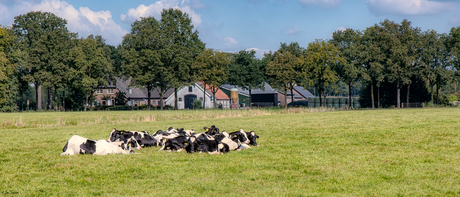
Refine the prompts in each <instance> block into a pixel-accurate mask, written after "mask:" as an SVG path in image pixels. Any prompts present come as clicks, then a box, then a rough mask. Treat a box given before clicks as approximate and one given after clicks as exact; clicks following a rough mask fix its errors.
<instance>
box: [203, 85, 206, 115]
mask: <svg viewBox="0 0 460 197" xmlns="http://www.w3.org/2000/svg"><path fill="white" fill-rule="evenodd" d="M203 109H206V83H204V82H203Z"/></svg>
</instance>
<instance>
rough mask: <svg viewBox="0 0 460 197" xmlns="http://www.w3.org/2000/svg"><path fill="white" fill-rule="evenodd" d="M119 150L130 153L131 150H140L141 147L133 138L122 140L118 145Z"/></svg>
mask: <svg viewBox="0 0 460 197" xmlns="http://www.w3.org/2000/svg"><path fill="white" fill-rule="evenodd" d="M120 147H121V149H123V150H126V151H132V150H140V149H141V146H140V145H139V143H138V142H137V140H136V139H135V138H134V137H131V138H128V139H126V140H124V141H123V142H122V143H121V144H120Z"/></svg>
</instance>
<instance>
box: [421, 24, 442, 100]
mask: <svg viewBox="0 0 460 197" xmlns="http://www.w3.org/2000/svg"><path fill="white" fill-rule="evenodd" d="M421 40H422V47H421V50H420V52H419V54H420V61H419V63H418V64H419V73H420V76H422V78H423V79H424V80H425V82H426V84H427V86H428V87H429V88H430V89H431V103H432V104H433V103H434V98H433V97H434V94H435V92H434V86H435V85H436V84H438V80H439V82H441V83H442V82H444V81H446V80H444V78H445V77H447V76H448V75H447V73H446V72H447V69H446V66H447V63H448V62H447V61H448V51H447V46H446V45H447V35H443V34H438V33H437V32H436V31H434V30H429V31H425V32H423V33H422V35H421ZM436 89H437V90H436V95H437V97H436V104H438V101H439V97H438V96H439V95H438V94H437V92H438V91H439V85H438V86H437V88H436Z"/></svg>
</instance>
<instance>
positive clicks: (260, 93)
mask: <svg viewBox="0 0 460 197" xmlns="http://www.w3.org/2000/svg"><path fill="white" fill-rule="evenodd" d="M232 88H236V89H238V101H237V103H238V104H240V105H243V106H249V90H247V89H242V88H241V87H238V86H234V85H230V84H224V85H222V86H221V89H222V91H223V92H224V93H225V94H227V96H230V90H231V89H232ZM251 94H252V104H253V106H260V107H272V106H278V105H284V104H285V103H284V93H283V92H281V91H279V90H277V89H274V88H272V87H271V86H270V85H268V84H267V83H264V88H262V89H260V88H258V89H253V90H252V91H251ZM310 97H313V94H311V93H310V92H309V91H308V90H305V89H304V88H303V87H301V86H294V100H306V101H308V98H310ZM287 102H288V103H290V102H291V91H288V97H287Z"/></svg>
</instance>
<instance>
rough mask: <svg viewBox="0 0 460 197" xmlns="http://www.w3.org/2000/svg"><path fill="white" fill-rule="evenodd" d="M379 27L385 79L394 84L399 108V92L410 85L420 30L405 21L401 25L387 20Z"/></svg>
mask: <svg viewBox="0 0 460 197" xmlns="http://www.w3.org/2000/svg"><path fill="white" fill-rule="evenodd" d="M380 26H381V27H382V28H381V29H382V30H383V31H382V32H380V33H381V34H384V42H382V48H383V51H384V53H385V54H386V62H385V66H386V78H387V79H388V81H389V82H391V83H396V90H397V94H396V95H397V98H396V104H397V107H398V108H400V107H401V101H400V97H401V96H400V92H401V91H400V90H401V88H402V87H403V86H404V85H407V86H408V90H409V88H410V84H411V83H412V81H411V77H412V75H413V67H414V65H415V61H416V49H417V47H418V37H417V36H418V35H419V32H420V29H419V28H414V27H412V26H411V22H410V21H408V20H406V19H404V20H403V21H402V22H401V24H397V23H395V22H394V21H390V20H388V19H387V20H385V21H383V22H381V23H380Z"/></svg>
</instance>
